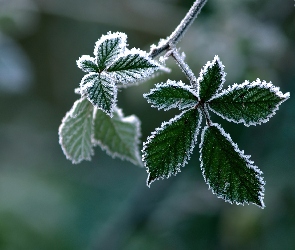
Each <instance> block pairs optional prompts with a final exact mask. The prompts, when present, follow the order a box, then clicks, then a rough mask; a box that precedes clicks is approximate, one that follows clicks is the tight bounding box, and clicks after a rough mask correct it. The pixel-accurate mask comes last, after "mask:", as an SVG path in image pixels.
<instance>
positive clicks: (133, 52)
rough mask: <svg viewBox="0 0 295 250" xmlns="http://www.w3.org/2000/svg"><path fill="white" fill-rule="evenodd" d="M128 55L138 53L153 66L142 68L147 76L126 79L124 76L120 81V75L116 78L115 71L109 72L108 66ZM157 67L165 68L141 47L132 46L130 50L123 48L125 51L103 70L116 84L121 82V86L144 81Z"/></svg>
mask: <svg viewBox="0 0 295 250" xmlns="http://www.w3.org/2000/svg"><path fill="white" fill-rule="evenodd" d="M129 55H139V57H141V58H143V59H145V60H146V61H148V62H149V63H150V64H151V65H153V67H149V68H146V69H142V70H144V71H145V74H146V75H147V76H145V77H143V78H141V79H131V78H130V79H128V78H125V79H124V81H122V79H121V77H120V79H116V76H115V74H116V72H117V71H111V72H109V71H108V70H109V68H111V67H112V66H113V65H114V64H115V63H117V62H118V61H119V60H120V59H122V58H124V57H127V56H129ZM158 69H163V70H166V68H165V67H163V66H162V65H160V64H159V63H158V62H157V61H155V60H153V59H152V58H150V57H149V55H148V54H147V53H146V52H145V51H143V50H141V49H137V48H132V49H131V50H129V49H126V50H125V53H122V54H121V55H120V56H119V57H118V58H117V59H116V60H115V61H114V62H113V63H112V64H110V65H109V66H108V67H107V68H106V69H105V71H106V72H107V73H108V74H109V75H110V76H111V77H112V78H113V80H114V81H115V82H116V83H117V84H122V85H123V86H124V85H126V84H128V85H129V86H130V84H138V83H140V82H143V81H146V80H147V79H149V78H150V76H151V75H152V74H153V73H154V72H155V71H157V70H158Z"/></svg>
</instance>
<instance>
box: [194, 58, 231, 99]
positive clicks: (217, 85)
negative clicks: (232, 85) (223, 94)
mask: <svg viewBox="0 0 295 250" xmlns="http://www.w3.org/2000/svg"><path fill="white" fill-rule="evenodd" d="M225 75H226V74H225V72H224V66H223V64H222V62H221V61H220V59H219V57H218V56H215V57H214V59H213V61H212V62H207V64H206V65H205V66H204V68H203V69H202V70H201V72H200V76H199V78H198V79H197V82H198V84H199V89H200V90H199V92H200V93H199V95H200V99H201V100H202V101H203V102H205V101H207V100H209V99H210V98H211V97H212V96H213V95H215V94H216V93H217V91H218V90H220V89H221V88H222V85H223V83H224V82H225Z"/></svg>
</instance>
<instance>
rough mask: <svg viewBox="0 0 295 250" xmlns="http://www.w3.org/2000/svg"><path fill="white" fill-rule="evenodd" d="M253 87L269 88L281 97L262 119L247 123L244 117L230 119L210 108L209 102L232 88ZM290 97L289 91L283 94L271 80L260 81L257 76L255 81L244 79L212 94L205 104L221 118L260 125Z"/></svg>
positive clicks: (247, 124)
mask: <svg viewBox="0 0 295 250" xmlns="http://www.w3.org/2000/svg"><path fill="white" fill-rule="evenodd" d="M245 87H247V88H253V87H259V88H261V89H263V88H264V89H269V90H270V91H271V92H273V93H274V94H276V95H277V96H278V97H279V98H281V101H280V102H279V103H278V104H277V105H276V106H275V107H274V108H273V109H272V112H271V113H270V114H269V115H268V116H267V117H266V118H264V119H261V120H259V121H258V122H249V123H247V122H246V121H245V120H244V119H240V120H238V121H236V120H234V119H231V118H228V117H225V116H224V115H223V114H221V113H219V112H217V111H215V110H214V109H213V108H211V106H210V102H211V101H213V100H215V99H217V98H219V97H221V96H223V95H226V94H227V93H228V92H230V91H234V90H237V89H243V88H245ZM289 97H290V93H289V92H287V93H285V94H283V93H282V92H281V91H280V88H279V87H276V86H274V85H273V84H272V83H271V82H268V83H267V82H266V81H261V80H260V79H259V78H257V80H256V81H253V82H252V83H250V82H249V81H247V80H246V81H245V82H243V83H242V84H236V83H235V84H233V85H232V86H229V87H228V88H227V89H224V90H223V91H222V92H220V93H218V94H216V95H214V96H213V97H212V98H211V99H210V100H208V101H207V104H208V107H209V109H210V110H211V111H212V112H214V113H215V114H217V115H218V116H220V117H221V118H223V119H225V120H227V121H229V122H234V123H243V124H244V125H245V126H247V127H249V126H251V125H254V126H256V125H261V124H262V123H266V122H268V121H269V119H270V118H271V117H273V116H274V115H275V114H276V111H277V110H279V106H280V105H281V104H282V103H283V102H285V101H286V100H288V99H289Z"/></svg>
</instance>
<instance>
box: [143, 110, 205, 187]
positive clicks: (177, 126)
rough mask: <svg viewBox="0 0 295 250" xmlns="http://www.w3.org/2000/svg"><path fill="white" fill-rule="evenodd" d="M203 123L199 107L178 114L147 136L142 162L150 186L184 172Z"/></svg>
mask: <svg viewBox="0 0 295 250" xmlns="http://www.w3.org/2000/svg"><path fill="white" fill-rule="evenodd" d="M200 123H201V114H200V112H199V110H198V109H194V108H193V109H189V110H185V111H183V112H182V113H181V114H180V115H177V116H175V117H174V118H172V119H171V120H170V121H169V122H164V123H162V126H161V127H160V128H157V129H156V131H154V132H153V133H152V135H151V136H150V137H148V139H147V142H145V143H144V146H143V150H142V152H143V162H144V164H145V167H146V168H147V172H148V174H149V176H148V179H147V185H148V186H150V184H151V183H152V182H153V181H155V180H158V179H160V178H162V179H163V178H169V177H170V176H171V175H176V174H177V173H178V172H180V171H181V167H183V166H184V165H185V164H186V163H187V161H188V160H189V159H190V155H191V153H192V151H193V148H194V146H195V143H196V141H197V135H198V132H199V127H200Z"/></svg>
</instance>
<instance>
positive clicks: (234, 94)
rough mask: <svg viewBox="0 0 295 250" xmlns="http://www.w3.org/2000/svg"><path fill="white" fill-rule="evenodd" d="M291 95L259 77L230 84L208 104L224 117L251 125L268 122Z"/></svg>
mask: <svg viewBox="0 0 295 250" xmlns="http://www.w3.org/2000/svg"><path fill="white" fill-rule="evenodd" d="M289 96H290V94H289V93H286V94H283V93H282V92H281V91H279V88H276V87H274V86H273V85H272V84H271V83H266V82H265V81H263V82H261V81H260V80H259V79H257V81H255V82H252V83H249V82H248V81H246V82H244V83H243V84H240V85H237V84H235V85H233V86H230V87H229V88H228V89H227V90H224V91H222V92H221V93H220V94H218V95H216V96H214V97H213V98H212V99H211V100H210V101H209V102H208V104H209V107H210V109H211V110H212V111H214V112H215V113H216V114H218V115H220V116H221V117H222V118H224V119H226V120H228V121H232V122H236V123H244V125H246V126H250V125H256V124H261V123H262V122H267V121H268V120H269V118H271V117H272V116H274V115H275V112H276V110H278V109H279V105H280V104H281V103H282V102H284V101H286V100H287V99H288V98H289Z"/></svg>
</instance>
